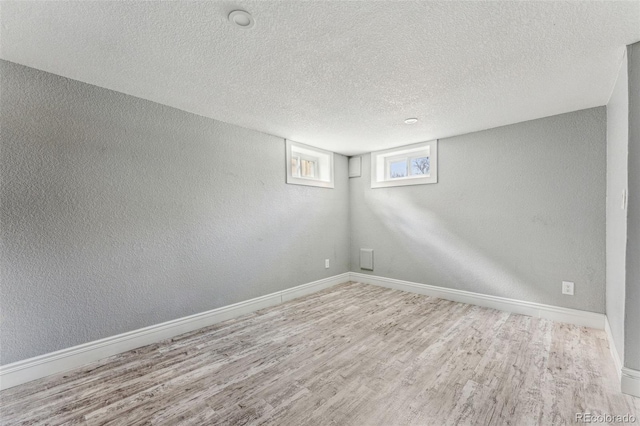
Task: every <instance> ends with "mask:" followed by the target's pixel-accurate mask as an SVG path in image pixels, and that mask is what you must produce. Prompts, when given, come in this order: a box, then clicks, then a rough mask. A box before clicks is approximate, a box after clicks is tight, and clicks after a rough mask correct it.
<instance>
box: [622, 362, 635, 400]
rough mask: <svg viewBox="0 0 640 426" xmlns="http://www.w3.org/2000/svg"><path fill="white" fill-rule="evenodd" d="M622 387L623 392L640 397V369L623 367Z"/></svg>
mask: <svg viewBox="0 0 640 426" xmlns="http://www.w3.org/2000/svg"><path fill="white" fill-rule="evenodd" d="M620 387H621V390H622V392H623V393H626V394H629V395H632V396H635V397H637V398H640V371H639V370H634V369H632V368H627V367H622V378H621V380H620Z"/></svg>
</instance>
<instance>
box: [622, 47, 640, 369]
mask: <svg viewBox="0 0 640 426" xmlns="http://www.w3.org/2000/svg"><path fill="white" fill-rule="evenodd" d="M627 57H628V61H629V64H628V67H629V68H628V72H629V207H628V222H627V282H626V302H625V337H624V365H625V366H626V367H629V368H633V369H635V370H640V43H635V44H632V45H631V46H628V48H627Z"/></svg>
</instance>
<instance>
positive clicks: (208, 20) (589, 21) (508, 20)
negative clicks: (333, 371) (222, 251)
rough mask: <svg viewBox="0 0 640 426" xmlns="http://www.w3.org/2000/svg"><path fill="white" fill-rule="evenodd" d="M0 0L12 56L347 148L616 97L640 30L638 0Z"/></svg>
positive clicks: (5, 52) (4, 46) (6, 48)
mask: <svg viewBox="0 0 640 426" xmlns="http://www.w3.org/2000/svg"><path fill="white" fill-rule="evenodd" d="M0 4H1V6H0V7H1V10H0V19H1V20H2V33H1V35H0V36H1V39H0V41H1V53H0V56H1V57H2V58H3V59H7V60H9V61H13V62H17V63H20V64H23V65H27V66H30V67H34V68H38V69H41V70H45V71H49V72H52V73H55V74H59V75H63V76H65V77H69V78H73V79H76V80H80V81H83V82H87V83H91V84H95V85H98V86H102V87H106V88H109V89H113V90H117V91H120V92H124V93H127V94H130V95H134V96H138V97H141V98H145V99H149V100H153V101H156V102H159V103H162V104H166V105H170V106H173V107H176V108H180V109H183V110H186V111H190V112H193V113H196V114H200V115H204V116H207V117H212V118H216V119H219V120H222V121H226V122H229V123H233V124H238V125H241V126H245V127H249V128H253V129H257V130H261V131H264V132H267V133H271V134H274V135H277V136H281V137H286V138H290V139H293V140H296V141H299V142H304V143H308V144H312V145H316V146H319V147H322V148H325V149H330V150H333V151H336V152H340V153H343V154H356V153H361V152H366V151H371V150H376V149H383V148H388V147H393V146H398V145H403V144H407V143H411V142H418V141H424V140H429V139H433V138H439V137H446V136H451V135H456V134H461V133H467V132H471V131H475V130H481V129H486V128H490V127H495V126H500V125H505V124H510V123H515V122H519V121H524V120H530V119H534V118H539V117H543V116H548V115H553V114H559V113H563V112H567V111H573V110H578V109H583V108H589V107H592V106H597V105H603V104H605V103H606V102H607V100H608V97H609V95H610V93H611V90H612V87H613V84H614V80H615V76H616V72H617V69H618V66H619V64H620V60H621V58H622V54H623V50H624V49H623V47H624V45H625V44H630V43H633V42H636V41H638V40H640V2H637V1H636V2H506V1H505V2H446V1H445V2H398V1H393V2H353V1H349V2H347V1H345V2H328V1H314V2H285V1H250V2H230V1H224V2H7V1H3V2H2V3H0ZM234 9H245V10H247V11H249V12H251V13H252V15H253V16H254V17H255V21H256V24H255V27H254V28H253V29H250V30H242V29H239V28H235V27H233V26H231V25H230V24H229V22H228V21H227V19H226V16H227V15H228V13H229V12H230V11H232V10H234ZM407 117H418V118H419V119H420V121H419V122H418V123H417V124H414V125H405V124H403V120H404V119H405V118H407Z"/></svg>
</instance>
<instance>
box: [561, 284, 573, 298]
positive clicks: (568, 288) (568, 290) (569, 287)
mask: <svg viewBox="0 0 640 426" xmlns="http://www.w3.org/2000/svg"><path fill="white" fill-rule="evenodd" d="M562 294H568V295H569V296H573V283H572V282H571V281H562Z"/></svg>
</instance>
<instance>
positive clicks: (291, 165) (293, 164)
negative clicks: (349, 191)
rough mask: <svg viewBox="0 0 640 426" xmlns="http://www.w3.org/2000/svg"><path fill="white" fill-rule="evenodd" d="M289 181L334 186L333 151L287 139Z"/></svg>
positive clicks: (309, 184)
mask: <svg viewBox="0 0 640 426" xmlns="http://www.w3.org/2000/svg"><path fill="white" fill-rule="evenodd" d="M286 147H287V154H286V158H287V183H290V184H294V185H308V186H320V187H324V188H333V186H334V185H333V152H330V151H325V150H324V149H320V148H315V147H312V146H309V145H304V144H301V143H298V142H293V141H290V140H287V142H286Z"/></svg>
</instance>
